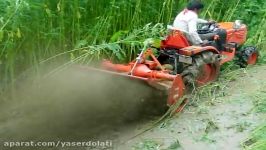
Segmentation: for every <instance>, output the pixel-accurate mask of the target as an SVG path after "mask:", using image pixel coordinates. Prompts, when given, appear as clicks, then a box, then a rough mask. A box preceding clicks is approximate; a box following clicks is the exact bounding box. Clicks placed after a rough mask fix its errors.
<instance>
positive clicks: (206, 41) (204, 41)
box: [200, 40, 209, 46]
mask: <svg viewBox="0 0 266 150" xmlns="http://www.w3.org/2000/svg"><path fill="white" fill-rule="evenodd" d="M208 43H209V41H208V40H203V41H202V43H200V44H201V45H203V46H204V45H207V44H208Z"/></svg>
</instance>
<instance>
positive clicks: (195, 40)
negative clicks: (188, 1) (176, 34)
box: [173, 9, 208, 45]
mask: <svg viewBox="0 0 266 150" xmlns="http://www.w3.org/2000/svg"><path fill="white" fill-rule="evenodd" d="M207 22H208V21H206V20H203V19H199V18H198V14H197V13H195V12H194V11H191V10H188V9H184V10H183V11H182V12H180V13H179V14H178V15H177V16H176V18H175V20H174V24H173V27H175V28H177V29H178V30H181V31H182V32H185V33H186V34H188V35H189V36H188V37H187V38H188V40H189V41H190V42H191V43H192V44H193V45H195V44H200V43H202V40H201V38H200V36H199V34H198V33H197V23H207Z"/></svg>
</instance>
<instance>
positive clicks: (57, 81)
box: [0, 66, 266, 150]
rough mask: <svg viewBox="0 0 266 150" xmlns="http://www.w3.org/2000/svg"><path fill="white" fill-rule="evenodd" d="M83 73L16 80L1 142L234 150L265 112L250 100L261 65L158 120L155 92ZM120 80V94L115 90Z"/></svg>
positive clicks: (265, 70) (4, 110) (264, 83)
mask: <svg viewBox="0 0 266 150" xmlns="http://www.w3.org/2000/svg"><path fill="white" fill-rule="evenodd" d="M88 75H89V74H88V72H86V71H85V72H84V71H78V70H75V69H74V70H70V71H67V72H63V74H59V75H57V76H54V77H53V78H52V79H49V80H45V81H42V86H41V87H39V86H38V85H39V84H36V85H37V86H32V84H33V83H32V82H29V83H28V84H22V88H21V89H20V90H19V92H18V95H16V96H15V99H13V100H9V99H7V98H5V99H3V100H2V102H1V103H2V105H1V109H0V111H1V116H0V121H1V123H0V134H1V141H3V140H10V139H13V140H14V139H15V140H36V141H40V140H50V141H51V140H52V141H53V140H54V141H56V140H61V141H80V140H82V141H84V140H85V141H86V140H97V139H98V140H112V141H113V146H114V149H115V150H130V149H133V150H177V149H184V150H191V149H196V150H216V149H217V150H237V149H241V145H240V144H241V142H242V141H243V140H244V139H246V138H247V136H248V135H249V133H250V132H251V130H252V129H254V128H255V127H256V126H257V125H258V124H260V123H262V122H263V121H264V118H263V117H265V114H259V113H256V112H255V111H254V110H253V106H254V100H255V99H256V97H257V96H258V95H257V94H258V92H260V91H264V92H265V89H266V80H265V75H266V66H255V67H250V68H248V69H247V70H243V71H241V74H240V75H239V76H238V78H237V79H236V80H235V81H232V82H230V84H229V86H228V87H227V88H226V89H224V90H225V91H224V93H226V94H225V96H222V97H218V98H216V99H212V98H202V99H201V100H200V101H198V102H196V103H195V104H196V105H195V104H194V105H190V106H187V107H186V108H185V110H184V111H183V112H182V113H181V114H179V115H175V116H174V117H172V118H170V119H167V120H165V121H164V122H163V123H160V124H159V125H157V126H154V124H153V123H154V122H156V121H157V120H158V119H159V118H160V117H161V116H162V115H163V113H164V111H162V110H163V109H164V107H163V108H160V107H161V104H159V107H158V105H151V104H153V103H154V102H155V101H156V102H158V101H159V102H160V103H161V102H163V103H164V101H162V99H158V96H160V93H156V94H159V95H157V96H156V97H157V99H155V98H154V97H150V95H154V94H151V92H153V91H150V89H149V88H148V87H147V86H143V87H140V86H138V85H137V84H130V86H129V84H128V81H124V80H123V79H121V78H118V80H116V82H115V83H114V82H113V81H114V78H109V77H105V76H99V75H98V74H90V75H91V76H93V77H94V78H93V80H91V79H92V78H91V77H89V76H88ZM99 83H103V84H99ZM133 83H136V82H133ZM120 84H124V85H125V86H124V87H122V88H124V89H126V91H127V93H121V92H119V91H120V90H119V89H121V86H118V85H120ZM33 85H35V84H33ZM107 85H109V86H107ZM110 85H111V86H110ZM112 91H116V92H112ZM132 91H134V92H137V93H139V92H144V93H145V94H144V95H142V96H140V95H138V94H136V93H133V92H132ZM107 93H108V94H109V96H110V95H111V96H110V97H107V96H106V94H107ZM122 95H125V96H124V97H123V96H122ZM143 96H144V97H143ZM143 98H145V99H149V100H150V101H148V102H147V101H145V100H143ZM114 103H115V105H113V104H114ZM164 104H165V103H164ZM148 106H149V107H148ZM161 109H162V110H161ZM154 110H155V111H154ZM158 110H160V111H158ZM150 127H153V128H152V129H151V130H149V131H147V132H145V133H143V134H141V135H139V136H136V137H134V136H135V135H137V134H139V133H141V132H142V131H143V130H145V129H147V128H150ZM59 149H60V148H59ZM70 149H73V148H70ZM78 149H82V148H80V147H79V148H78ZM83 149H84V150H85V149H86V148H83ZM96 149H97V148H96Z"/></svg>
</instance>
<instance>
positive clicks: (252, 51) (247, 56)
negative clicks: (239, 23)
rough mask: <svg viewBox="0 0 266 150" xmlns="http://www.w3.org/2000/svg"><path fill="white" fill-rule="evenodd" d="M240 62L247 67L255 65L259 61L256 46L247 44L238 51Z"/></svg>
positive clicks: (240, 64)
mask: <svg viewBox="0 0 266 150" xmlns="http://www.w3.org/2000/svg"><path fill="white" fill-rule="evenodd" d="M237 56H238V64H239V66H240V67H242V68H245V67H247V66H248V65H255V64H256V63H257V61H258V57H259V52H258V50H257V49H256V47H254V46H246V47H244V48H243V49H242V50H241V51H240V52H238V55H237Z"/></svg>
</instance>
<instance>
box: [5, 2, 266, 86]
mask: <svg viewBox="0 0 266 150" xmlns="http://www.w3.org/2000/svg"><path fill="white" fill-rule="evenodd" d="M205 3H206V4H207V6H206V9H205V11H204V12H203V13H202V16H203V17H205V18H211V19H214V20H218V21H233V20H235V19H241V20H243V21H244V22H245V23H246V24H247V25H248V27H249V29H250V32H249V40H248V43H250V44H251V43H256V44H257V46H258V47H259V48H260V49H264V46H263V43H264V42H265V41H264V37H265V30H263V29H264V28H265V18H266V13H265V4H264V1H262V0H255V1H254V0H244V1H243V0H241V1H240V0H230V1H226V2H225V1H222V0H206V1H205ZM185 4H186V0H180V1H174V0H166V1H159V0H155V1H154V0H145V1H141V0H129V1H125V0H99V1H97V2H96V1H93V2H91V1H89V0H73V1H66V0H56V1H54V0H44V1H30V0H2V1H1V2H0V8H1V11H0V16H1V18H0V75H1V79H0V83H1V87H2V88H3V87H4V86H5V85H7V84H8V83H11V82H12V81H14V80H15V79H16V78H17V77H18V76H19V75H20V74H21V73H22V72H24V71H25V70H27V69H28V68H32V69H34V70H35V71H37V70H38V67H39V65H40V63H44V62H46V63H47V62H48V63H50V62H53V61H56V62H61V65H62V64H64V63H67V64H70V63H73V62H79V63H83V62H84V63H87V62H89V61H90V60H92V59H99V58H100V57H102V56H104V57H109V58H113V59H115V60H120V61H128V60H129V59H131V58H132V57H130V56H132V54H134V52H135V51H136V50H138V49H140V47H141V43H142V41H144V40H145V39H146V38H151V37H158V36H161V37H162V36H164V35H165V34H164V33H165V30H166V29H165V27H166V25H167V24H171V22H172V21H173V19H174V17H175V15H176V14H177V12H178V11H179V10H181V9H182V8H183V7H184V6H185ZM158 23H162V24H158ZM59 56H60V57H59ZM133 56H134V55H133ZM262 56H265V54H262ZM264 61H265V59H264Z"/></svg>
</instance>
